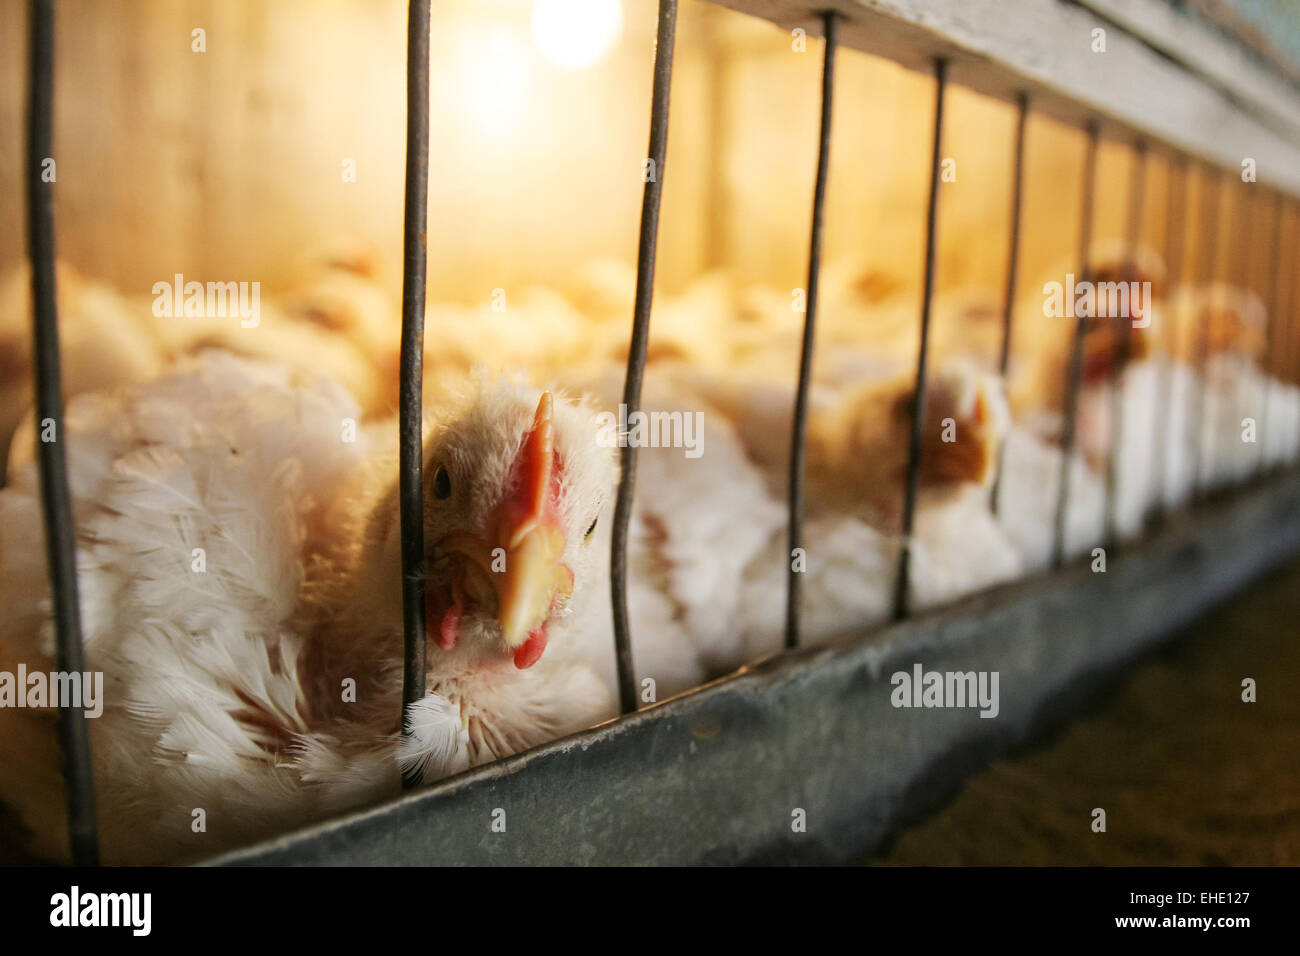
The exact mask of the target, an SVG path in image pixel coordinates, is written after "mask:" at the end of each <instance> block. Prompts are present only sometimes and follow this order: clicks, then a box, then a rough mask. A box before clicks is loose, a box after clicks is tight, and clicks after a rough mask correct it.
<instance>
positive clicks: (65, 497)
mask: <svg viewBox="0 0 1300 956" xmlns="http://www.w3.org/2000/svg"><path fill="white" fill-rule="evenodd" d="M27 9H28V16H29V18H30V23H29V26H30V29H31V48H30V50H29V51H28V53H29V56H30V67H31V77H30V89H29V91H28V95H29V99H28V105H27V169H26V175H27V241H28V244H29V246H28V251H29V254H30V256H31V260H32V303H33V329H32V332H33V352H32V358H33V361H34V363H35V366H36V368H35V372H36V376H35V379H36V382H35V384H36V419H37V421H38V422H45V421H50V422H53V423H54V425H55V432H54V435H55V440H54V441H38V442H37V444H36V451H37V462H38V464H39V467H40V481H41V515H42V518H43V519H44V522H45V558H46V563H47V567H48V570H49V576H50V592H51V600H52V603H53V610H54V633H55V641H56V654H55V656H56V660H57V667H58V669H59V670H60V671H61V672H62V673H65V674H69V673H82V672H83V671H85V669H86V668H85V662H84V658H83V654H82V647H81V604H80V601H79V599H78V594H77V561H76V554H77V553H76V535H75V526H74V524H73V518H72V496H71V492H70V491H69V487H68V462H67V454H66V452H65V447H66V445H65V443H66V441H67V432H66V431H65V430H64V427H63V426H64V420H63V384H62V373H61V369H60V367H59V310H58V299H57V287H56V285H55V275H54V262H55V250H54V196H53V188H52V185H53V184H52V183H51V182H46V181H45V179H44V178H43V173H44V168H43V164H44V163H45V161H46V159H47V158H49V157H51V156H52V155H53V152H54V151H53V140H54V119H53V117H54V4H53V2H52V0H31V2H30V3H29V4H28V8H27ZM87 727H88V725H87V723H86V715H85V711H84V709H83V708H82V707H80V706H75V707H74V706H64V707H61V708H60V709H59V742H60V743H61V744H62V746H63V761H64V775H65V778H66V780H67V785H68V791H67V797H68V841H69V844H70V845H71V848H72V861H73V863H75V864H77V865H78V866H94V865H96V864H97V863H98V862H99V839H98V835H97V833H96V829H95V782H94V777H93V774H92V770H91V763H90V734H89V731H88V730H87Z"/></svg>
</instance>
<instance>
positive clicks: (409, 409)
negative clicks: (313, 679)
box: [397, 0, 430, 787]
mask: <svg viewBox="0 0 1300 956" xmlns="http://www.w3.org/2000/svg"><path fill="white" fill-rule="evenodd" d="M429 6H430V0H411V4H410V8H409V11H408V16H407V34H406V193H405V200H404V201H405V225H404V231H403V237H402V352H401V384H400V386H399V395H398V426H397V427H398V439H399V443H400V444H399V459H398V469H399V472H400V477H399V480H398V496H399V499H400V505H401V525H402V639H403V671H402V728H403V732H404V733H405V732H407V729H408V728H407V723H406V714H407V712H408V708H409V707H410V706H411V705H412V704H414V703H415V702H416V701H418V700H419V699H420V698H422V697H423V696H424V694H425V688H424V665H425V655H426V653H427V650H426V635H425V620H424V613H425V609H424V440H423V434H422V427H421V426H422V423H423V417H424V408H423V400H422V395H421V389H422V386H423V384H424V286H425V268H426V265H427V260H428V248H427V241H426V230H427V229H428V223H429ZM419 782H420V777H419V772H418V771H416V770H408V771H407V772H405V773H404V774H403V777H402V783H403V785H405V786H407V787H411V786H415V785H416V784H418V783H419Z"/></svg>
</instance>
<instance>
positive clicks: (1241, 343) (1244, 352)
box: [1233, 185, 1267, 484]
mask: <svg viewBox="0 0 1300 956" xmlns="http://www.w3.org/2000/svg"><path fill="white" fill-rule="evenodd" d="M1240 188H1241V189H1242V190H1243V191H1242V196H1244V197H1245V198H1244V199H1243V200H1242V202H1243V203H1244V204H1245V208H1244V209H1243V210H1242V214H1241V239H1240V248H1239V249H1238V256H1239V259H1238V262H1239V275H1240V276H1241V286H1242V289H1243V290H1244V291H1245V292H1246V293H1247V294H1248V296H1253V295H1254V293H1255V283H1254V281H1253V280H1254V278H1255V256H1254V251H1253V249H1252V248H1251V244H1252V243H1253V241H1254V236H1255V229H1256V228H1257V226H1258V223H1257V221H1256V219H1257V217H1258V212H1259V210H1258V206H1259V204H1258V203H1257V202H1256V201H1255V192H1256V189H1257V187H1255V186H1249V187H1247V186H1245V185H1242V186H1241V187H1240ZM1245 318H1246V316H1245V315H1243V316H1242V320H1243V321H1242V323H1241V327H1240V330H1239V332H1238V342H1237V349H1236V351H1237V356H1238V358H1239V360H1240V361H1241V366H1240V369H1241V370H1240V372H1239V374H1240V375H1241V376H1250V375H1253V374H1254V365H1255V360H1256V358H1258V357H1259V356H1257V355H1256V354H1255V353H1254V352H1252V351H1251V348H1250V339H1249V336H1247V334H1246V331H1247V330H1246V324H1245V321H1244V320H1245ZM1265 321H1266V322H1267V316H1266V317H1265ZM1265 327H1266V328H1267V326H1265ZM1234 404H1235V406H1236V414H1235V415H1234V416H1233V417H1234V418H1235V419H1236V421H1237V422H1238V424H1239V425H1240V422H1241V420H1242V417H1243V414H1242V401H1241V392H1240V390H1238V392H1237V393H1236V400H1235V402H1234ZM1245 411H1246V412H1247V413H1249V414H1250V415H1251V416H1252V417H1253V418H1254V419H1255V445H1254V448H1253V449H1250V450H1249V451H1250V454H1251V466H1250V468H1249V469H1246V468H1244V467H1242V468H1240V469H1234V482H1235V483H1236V484H1241V483H1242V482H1244V481H1246V480H1247V479H1248V478H1249V477H1250V476H1251V475H1252V474H1253V473H1254V471H1255V469H1256V467H1257V466H1258V457H1259V452H1260V447H1261V446H1260V433H1259V423H1260V420H1261V412H1260V410H1259V409H1251V408H1247V409H1245ZM1247 451H1248V450H1247V449H1242V452H1243V457H1244V455H1245V453H1246V452H1247Z"/></svg>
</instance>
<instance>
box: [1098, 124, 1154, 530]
mask: <svg viewBox="0 0 1300 956" xmlns="http://www.w3.org/2000/svg"><path fill="white" fill-rule="evenodd" d="M1133 149H1134V152H1133V179H1132V181H1131V182H1130V183H1129V193H1128V203H1129V210H1128V212H1129V220H1128V235H1127V236H1126V237H1125V244H1126V245H1127V247H1128V248H1127V249H1126V250H1125V258H1126V259H1127V260H1128V261H1127V262H1125V264H1124V270H1123V275H1124V279H1125V281H1127V282H1134V281H1136V278H1137V275H1138V269H1137V257H1138V245H1139V244H1140V243H1141V241H1142V208H1143V204H1144V203H1145V202H1146V168H1147V147H1146V144H1145V143H1143V142H1138V143H1136V144H1135V145H1134V147H1133ZM1128 302H1129V308H1128V312H1129V314H1128V315H1122V316H1119V317H1117V318H1116V319H1115V322H1116V326H1115V359H1114V365H1113V367H1112V368H1111V370H1110V418H1111V432H1110V448H1109V450H1108V452H1107V461H1106V548H1107V549H1108V550H1114V548H1115V547H1116V546H1117V545H1118V543H1119V466H1120V455H1121V454H1122V452H1123V442H1124V373H1125V372H1126V371H1127V369H1128V361H1129V355H1130V353H1131V351H1132V348H1131V346H1132V339H1133V295H1132V287H1130V289H1129V300H1128ZM1143 307H1144V308H1145V309H1146V312H1145V313H1144V318H1146V319H1149V317H1150V314H1151V311H1150V310H1151V303H1150V302H1144V304H1143Z"/></svg>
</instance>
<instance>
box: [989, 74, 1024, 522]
mask: <svg viewBox="0 0 1300 956" xmlns="http://www.w3.org/2000/svg"><path fill="white" fill-rule="evenodd" d="M1028 118H1029V94H1028V93H1021V94H1020V95H1019V96H1017V97H1016V145H1015V154H1014V156H1013V158H1012V173H1011V176H1012V182H1011V238H1010V246H1009V248H1008V249H1007V277H1006V285H1005V286H1004V287H1003V293H1002V347H1001V350H1000V351H999V354H998V375H999V376H1000V377H1001V379H1002V386H1003V388H1005V387H1006V384H1007V370H1008V369H1009V368H1010V365H1011V335H1012V325H1011V323H1012V316H1013V315H1014V313H1015V301H1016V281H1017V278H1018V272H1019V268H1020V227H1021V221H1022V220H1021V216H1022V212H1021V209H1022V206H1023V205H1024V195H1025V125H1026V121H1027V120H1028ZM1005 457H1006V443H1005V442H1002V443H1000V444H999V445H998V460H997V465H996V470H995V471H994V474H993V487H992V489H991V490H990V492H989V507H990V508H991V509H992V510H993V513H994V514H997V513H998V491H999V490H1000V489H1001V487H1002V465H1003V461H1004V459H1005Z"/></svg>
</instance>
